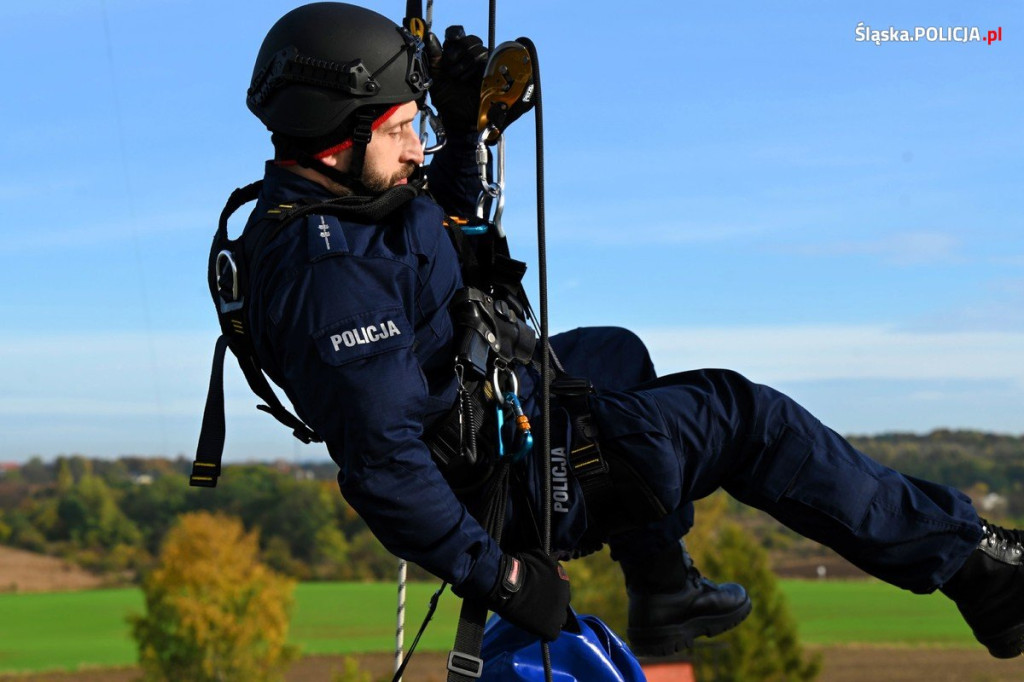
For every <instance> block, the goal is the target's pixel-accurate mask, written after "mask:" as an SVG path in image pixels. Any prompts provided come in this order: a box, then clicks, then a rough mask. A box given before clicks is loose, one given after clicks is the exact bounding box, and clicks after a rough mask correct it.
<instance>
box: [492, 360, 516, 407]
mask: <svg viewBox="0 0 1024 682" xmlns="http://www.w3.org/2000/svg"><path fill="white" fill-rule="evenodd" d="M502 371H503V372H505V375H506V376H508V377H510V378H511V381H512V394H513V395H517V396H518V395H519V377H517V376H516V373H515V372H513V371H512V370H511V369H509V368H508V365H506V364H504V363H498V362H495V363H494V372H493V373H492V374H491V386H493V387H494V399H495V400H497V401H498V405H501V406H502V407H504V406H505V393H506V391H505V390H504V389H503V388H502V387H501V382H500V381H499V376H498V375H499V373H500V372H502Z"/></svg>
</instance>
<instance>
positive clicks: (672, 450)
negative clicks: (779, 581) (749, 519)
mask: <svg viewBox="0 0 1024 682" xmlns="http://www.w3.org/2000/svg"><path fill="white" fill-rule="evenodd" d="M559 337H565V338H563V339H561V340H559ZM556 340H558V343H557V344H556V345H555V352H556V354H558V356H559V358H560V359H562V361H563V364H565V365H566V369H567V370H569V371H570V373H579V374H581V375H584V376H589V377H590V378H591V380H592V381H594V383H595V384H596V385H597V386H598V387H599V388H602V389H604V390H602V391H601V392H599V394H598V395H597V396H596V397H595V398H594V399H593V400H592V402H591V407H592V410H593V413H594V418H595V421H596V423H597V425H598V430H599V432H600V437H601V443H602V446H603V447H605V448H607V449H610V451H612V452H615V453H617V454H618V455H620V456H623V457H627V458H628V459H629V461H630V463H631V464H633V466H634V468H636V469H637V470H638V471H640V472H641V473H642V474H643V477H644V478H645V480H647V481H648V482H649V483H650V484H651V488H652V490H653V492H654V493H655V494H656V495H657V496H658V498H659V499H660V500H661V502H662V504H663V505H664V507H665V508H666V509H669V510H671V511H670V512H669V514H668V515H667V516H666V517H664V518H663V519H662V520H661V521H658V522H655V523H652V524H650V525H649V526H647V527H644V528H641V529H637V530H636V531H632V532H630V533H627V534H622V535H618V536H614V537H611V538H609V544H610V545H611V548H612V553H613V556H614V557H615V558H616V559H619V560H620V561H642V560H643V557H644V556H649V555H651V554H653V553H656V552H657V551H659V550H662V549H664V548H666V547H667V546H668V545H669V544H671V543H673V542H675V541H676V540H677V539H678V538H679V537H681V536H682V535H683V534H684V533H685V532H686V531H687V530H688V529H689V527H690V526H691V525H692V522H693V509H692V501H693V500H697V499H700V498H702V497H704V496H706V495H709V494H711V493H712V492H714V491H715V490H717V489H719V488H722V489H724V490H725V491H726V492H728V493H729V494H730V495H732V496H733V497H735V498H736V499H737V500H739V501H741V502H743V503H745V504H748V505H750V506H752V507H756V508H757V509H761V510H763V511H765V512H767V513H769V514H770V515H772V516H773V517H775V518H776V519H778V520H779V521H781V522H782V523H783V524H785V525H786V526H788V527H789V528H792V529H793V530H795V531H796V532H798V533H800V534H801V535H803V536H805V537H808V538H810V539H812V540H815V541H817V542H819V543H821V544H823V545H826V546H828V547H831V548H832V549H834V550H835V551H836V552H837V553H839V554H840V555H842V556H843V557H845V558H846V559H848V560H849V561H850V562H852V563H853V564H855V565H856V566H858V567H860V568H861V569H863V570H864V571H866V572H868V573H870V574H871V575H874V576H876V577H878V578H880V579H882V580H885V581H886V582H889V583H891V584H893V585H897V586H899V587H902V588H904V589H908V590H911V591H914V592H922V593H924V592H931V591H933V590H935V589H936V588H937V587H939V586H941V585H942V584H943V583H945V582H946V581H947V580H948V579H949V578H950V577H951V576H952V574H953V573H954V572H956V570H957V569H958V568H959V567H960V566H961V565H962V564H963V562H964V560H965V559H966V558H967V555H968V554H970V552H971V551H972V550H973V549H974V548H975V547H976V546H977V544H978V541H979V540H980V538H981V523H980V521H979V519H978V515H977V513H976V512H975V510H974V508H973V506H972V505H971V502H970V500H969V499H968V498H967V497H966V496H965V495H963V494H962V493H960V492H959V491H957V490H955V489H953V488H950V487H948V486H944V485H938V484H936V483H931V482H928V481H924V480H920V479H917V478H914V477H911V476H906V475H904V474H901V473H900V472H898V471H895V470H893V469H890V468H888V467H884V466H882V465H880V464H878V463H877V462H875V461H874V460H872V459H870V458H869V457H867V456H866V455H864V454H863V453H861V452H860V451H858V450H857V449H855V448H854V447H853V446H852V445H850V444H849V443H848V442H847V441H846V440H845V439H843V438H842V437H841V436H840V435H839V434H837V433H836V432H834V431H832V430H831V429H829V428H827V427H825V426H824V425H823V424H822V423H821V422H820V421H818V420H817V419H816V418H815V417H814V416H813V415H811V414H810V413H809V412H808V411H807V410H805V409H804V408H803V407H801V406H800V405H798V404H797V403H796V402H795V401H793V400H792V399H790V398H789V397H787V396H785V395H783V394H782V393H780V392H778V391H776V390H774V389H772V388H769V387H767V386H762V385H759V384H755V383H753V382H751V381H749V380H747V379H746V378H744V377H743V376H741V375H740V374H738V373H736V372H732V371H729V370H720V369H703V370H695V371H690V372H682V373H679V374H672V375H668V376H664V377H660V378H655V379H653V380H652V379H651V376H652V375H653V374H654V369H653V365H652V364H651V362H650V357H649V355H648V354H647V350H646V348H644V347H643V344H642V343H641V342H640V341H639V339H637V338H636V337H635V335H633V334H632V333H630V332H627V331H626V330H620V329H614V328H596V329H583V330H576V331H575V332H570V333H569V334H568V335H558V336H556V337H553V339H552V341H553V342H555V341H556ZM588 348H589V349H590V350H591V351H592V352H591V353H583V352H582V351H583V350H585V349H588ZM602 349H605V351H604V352H602ZM609 349H612V350H614V352H607V351H608V350H609ZM627 350H631V352H629V353H626V352H625V351H627ZM647 367H649V368H650V369H649V372H648V370H647ZM587 370H589V373H587ZM641 375H647V380H646V381H645V382H643V383H640V384H639V385H636V384H634V385H633V386H631V387H629V388H626V386H627V384H628V383H629V380H631V379H632V378H637V377H639V376H641Z"/></svg>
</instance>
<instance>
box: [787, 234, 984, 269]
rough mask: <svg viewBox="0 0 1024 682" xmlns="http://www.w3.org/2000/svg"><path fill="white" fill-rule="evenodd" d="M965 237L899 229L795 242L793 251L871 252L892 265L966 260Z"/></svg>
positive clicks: (816, 254) (813, 253)
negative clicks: (865, 236) (880, 234)
mask: <svg viewBox="0 0 1024 682" xmlns="http://www.w3.org/2000/svg"><path fill="white" fill-rule="evenodd" d="M962 249H963V241H962V240H961V239H959V238H958V237H954V236H952V235H950V234H946V233H943V232H929V231H917V232H899V233H895V234H892V235H887V236H884V237H880V238H877V239H864V240H845V241H835V242H830V243H821V244H805V245H793V246H790V247H788V248H787V250H788V251H790V252H792V253H797V254H801V255H805V256H813V257H822V256H826V257H827V256H834V257H848V256H868V257H873V258H876V259H878V260H881V261H882V262H885V263H889V264H892V265H901V266H910V265H931V264H937V263H957V262H963V260H964V257H963V256H962V255H961V252H962Z"/></svg>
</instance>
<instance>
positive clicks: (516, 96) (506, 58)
mask: <svg viewBox="0 0 1024 682" xmlns="http://www.w3.org/2000/svg"><path fill="white" fill-rule="evenodd" d="M532 86H533V63H532V62H531V60H530V52H529V51H528V50H527V49H526V48H525V47H524V46H523V45H522V44H521V43H517V42H515V41H514V40H509V41H506V42H504V43H502V44H500V45H498V47H496V48H494V52H493V53H492V54H491V57H490V59H488V60H487V68H486V69H485V70H484V79H483V83H482V84H481V86H480V113H479V116H478V118H477V130H478V131H480V132H483V131H484V130H486V129H487V127H488V126H492V127H493V128H494V132H493V134H492V135H490V136H488V137H489V138H491V137H493V139H488V142H490V143H493V142H496V141H497V138H498V135H500V134H501V128H502V121H501V120H500V119H501V118H502V117H501V116H500V115H499V113H501V112H505V111H508V110H509V109H510V108H511V107H513V106H514V105H515V104H517V103H518V102H520V101H523V100H524V98H525V101H528V100H529V97H530V95H531V94H532V92H528V91H527V88H531V89H532ZM494 107H497V108H496V109H495V108H494Z"/></svg>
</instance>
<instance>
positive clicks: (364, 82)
mask: <svg viewBox="0 0 1024 682" xmlns="http://www.w3.org/2000/svg"><path fill="white" fill-rule="evenodd" d="M428 87H430V74H429V72H428V70H427V61H426V59H425V55H424V52H423V43H421V42H420V41H419V39H418V38H416V37H415V36H414V35H412V34H411V33H409V32H408V31H407V30H406V29H404V28H401V27H399V26H397V25H395V23H394V22H393V21H391V20H390V19H388V18H387V17H384V16H381V15H380V14H377V13H376V12H373V11H371V10H368V9H365V8H363V7H356V6H355V5H348V4H345V3H341V2H317V3H313V4H310V5H304V6H302V7H298V8H296V9H294V10H292V11H291V12H288V13H287V14H285V15H284V16H283V17H281V19H279V20H278V21H277V23H276V24H274V26H273V27H272V28H271V29H270V32H269V33H267V37H266V38H265V39H264V40H263V45H262V46H261V47H260V52H259V55H258V56H257V57H256V65H255V67H254V69H253V74H252V81H251V83H250V85H249V92H248V96H247V97H246V104H247V105H248V106H249V110H250V111H252V112H253V113H254V114H256V116H257V117H258V118H259V119H260V120H261V121H262V122H263V123H264V125H266V126H267V128H268V129H270V130H271V131H272V132H274V133H278V134H280V135H285V136H288V137H291V138H320V137H323V136H328V135H331V134H333V133H334V132H335V131H338V130H339V129H341V128H342V127H343V126H345V127H348V128H349V129H351V128H352V121H351V119H352V116H353V114H355V113H356V112H357V111H358V110H360V109H364V108H366V107H372V108H373V109H367V110H366V111H380V110H381V105H384V107H383V108H384V109H387V108H388V107H390V106H392V105H395V104H404V103H405V102H410V101H413V100H415V99H419V98H420V97H422V96H423V94H424V93H425V92H426V90H427V88H428Z"/></svg>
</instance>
